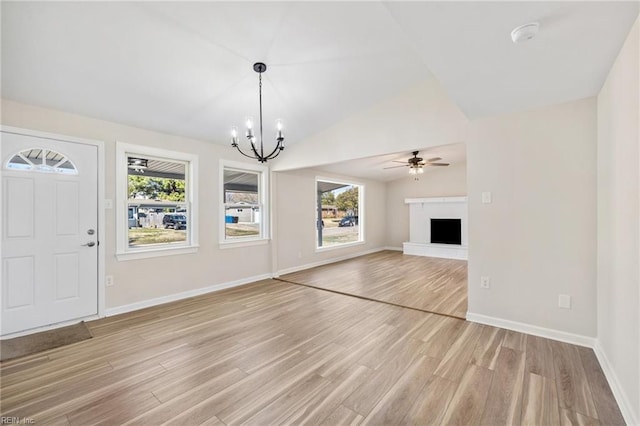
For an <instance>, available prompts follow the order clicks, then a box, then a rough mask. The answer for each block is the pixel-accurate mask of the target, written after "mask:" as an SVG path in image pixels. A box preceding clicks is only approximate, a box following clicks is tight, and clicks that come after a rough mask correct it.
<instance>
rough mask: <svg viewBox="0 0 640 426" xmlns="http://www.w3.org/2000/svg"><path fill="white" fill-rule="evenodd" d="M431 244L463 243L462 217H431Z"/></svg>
mask: <svg viewBox="0 0 640 426" xmlns="http://www.w3.org/2000/svg"><path fill="white" fill-rule="evenodd" d="M431 244H455V245H458V246H459V245H461V244H462V221H461V219H433V218H431Z"/></svg>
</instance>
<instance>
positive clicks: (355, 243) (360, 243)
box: [316, 241, 365, 253]
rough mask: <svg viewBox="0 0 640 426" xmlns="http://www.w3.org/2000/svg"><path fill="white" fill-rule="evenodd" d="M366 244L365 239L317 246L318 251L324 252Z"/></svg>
mask: <svg viewBox="0 0 640 426" xmlns="http://www.w3.org/2000/svg"><path fill="white" fill-rule="evenodd" d="M364 244H365V242H364V241H356V242H354V243H346V244H338V245H335V246H328V247H316V253H322V252H323V251H331V250H338V249H342V248H348V247H356V246H362V245H364Z"/></svg>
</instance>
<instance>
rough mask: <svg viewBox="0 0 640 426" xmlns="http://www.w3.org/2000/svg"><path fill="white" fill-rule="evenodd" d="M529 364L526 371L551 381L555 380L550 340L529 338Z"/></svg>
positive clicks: (535, 337)
mask: <svg viewBox="0 0 640 426" xmlns="http://www.w3.org/2000/svg"><path fill="white" fill-rule="evenodd" d="M526 353H527V362H526V367H525V370H526V371H527V372H528V373H534V374H538V375H540V376H544V377H547V378H549V379H555V377H556V373H555V369H554V366H553V347H552V345H551V342H550V341H549V340H548V339H544V338H542V337H538V336H527V349H526Z"/></svg>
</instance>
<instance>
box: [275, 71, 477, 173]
mask: <svg viewBox="0 0 640 426" xmlns="http://www.w3.org/2000/svg"><path fill="white" fill-rule="evenodd" d="M467 123H468V120H467V118H466V117H465V116H464V114H463V113H462V112H461V111H460V109H459V108H458V107H457V106H456V104H455V103H453V101H451V99H450V98H449V96H448V95H447V93H446V92H445V90H444V88H443V87H442V86H441V85H440V83H439V82H438V81H437V80H436V79H435V78H429V79H427V80H425V81H423V82H421V83H419V84H417V85H415V86H413V87H411V88H409V89H407V90H405V91H404V92H402V93H400V94H398V95H397V96H394V97H391V98H389V99H385V100H383V101H381V102H378V103H376V104H375V105H373V106H371V107H370V108H367V109H365V110H363V111H360V112H358V113H356V114H353V115H351V116H349V117H348V118H346V119H345V120H343V121H341V122H339V123H337V124H335V125H334V126H332V127H329V128H328V129H326V130H324V131H322V132H319V133H317V134H315V135H313V136H311V137H309V138H307V139H305V140H304V141H301V142H299V143H297V144H295V145H292V146H290V147H287V149H286V150H285V152H286V153H287V155H282V156H280V157H279V158H278V159H276V160H275V162H274V163H273V166H272V167H273V170H278V171H280V170H290V169H298V168H302V167H315V166H319V165H323V164H332V163H337V162H340V161H343V160H352V159H354V158H364V157H371V156H374V155H379V154H389V153H392V152H400V151H413V150H414V149H416V147H421V148H427V147H430V146H438V145H447V144H451V143H458V142H462V141H464V132H465V129H466V125H467Z"/></svg>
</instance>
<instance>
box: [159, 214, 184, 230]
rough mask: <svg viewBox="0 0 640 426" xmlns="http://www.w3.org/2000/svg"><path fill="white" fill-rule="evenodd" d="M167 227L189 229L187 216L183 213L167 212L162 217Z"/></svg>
mask: <svg viewBox="0 0 640 426" xmlns="http://www.w3.org/2000/svg"><path fill="white" fill-rule="evenodd" d="M162 225H163V226H164V227H165V228H173V229H187V217H186V216H185V215H183V214H166V215H164V218H162Z"/></svg>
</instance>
